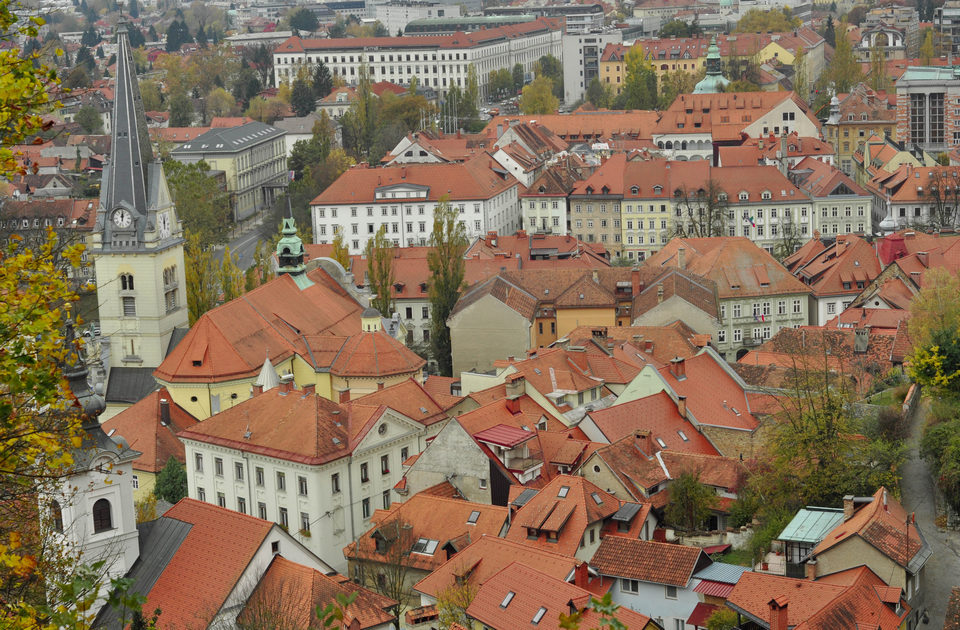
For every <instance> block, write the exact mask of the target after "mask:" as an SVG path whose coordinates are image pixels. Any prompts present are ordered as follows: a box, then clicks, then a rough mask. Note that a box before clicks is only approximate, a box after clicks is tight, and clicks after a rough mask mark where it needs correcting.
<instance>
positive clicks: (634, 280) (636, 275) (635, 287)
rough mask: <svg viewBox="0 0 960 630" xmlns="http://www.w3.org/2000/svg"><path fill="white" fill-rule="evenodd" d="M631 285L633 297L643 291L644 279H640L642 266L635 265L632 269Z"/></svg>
mask: <svg viewBox="0 0 960 630" xmlns="http://www.w3.org/2000/svg"><path fill="white" fill-rule="evenodd" d="M630 287H631V291H632V292H633V297H637V296H638V295H640V293H641V292H642V291H643V280H641V279H640V267H634V268H633V269H631V270H630Z"/></svg>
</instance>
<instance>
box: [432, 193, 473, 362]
mask: <svg viewBox="0 0 960 630" xmlns="http://www.w3.org/2000/svg"><path fill="white" fill-rule="evenodd" d="M468 245H469V242H468V241H467V229H466V227H465V226H464V224H463V222H462V221H461V220H460V213H459V212H458V211H457V210H456V209H455V208H454V207H453V206H451V205H450V200H449V199H448V198H447V197H446V196H444V197H441V199H440V203H439V204H437V207H436V209H435V210H434V211H433V231H432V232H431V233H430V252H429V253H428V254H427V265H428V267H429V268H430V275H431V278H430V282H429V296H430V307H431V313H430V316H431V328H432V331H431V332H432V334H431V335H430V345H431V348H432V350H433V356H434V357H435V358H436V361H437V370H438V372H439V373H440V374H441V375H443V376H450V375H452V373H453V357H452V354H451V352H452V347H451V343H450V329H449V328H448V327H447V319H448V318H449V317H450V313H451V312H453V307H454V306H456V304H457V300H459V299H460V292H461V290H462V289H463V286H464V283H463V278H464V274H465V271H466V263H465V262H464V260H463V255H464V253H465V252H466V251H467V246H468Z"/></svg>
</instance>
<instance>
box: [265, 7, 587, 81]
mask: <svg viewBox="0 0 960 630" xmlns="http://www.w3.org/2000/svg"><path fill="white" fill-rule="evenodd" d="M561 28H562V26H561V25H560V24H559V22H557V21H555V20H548V19H543V18H541V19H538V20H536V21H533V22H527V23H525V24H517V25H513V26H510V27H509V28H507V27H500V28H491V29H486V30H482V31H478V32H475V33H470V34H468V35H463V34H462V33H460V34H454V35H436V36H426V37H382V38H344V39H309V40H307V39H301V38H299V37H291V38H290V39H288V40H287V41H286V42H284V43H283V44H281V45H280V46H278V47H277V48H276V49H275V50H274V53H273V63H274V68H275V69H276V72H275V77H276V78H275V85H276V87H280V86H281V85H283V84H286V83H290V82H292V81H293V80H294V79H295V78H296V76H297V70H298V69H299V68H300V67H301V66H303V65H307V66H308V67H309V66H313V65H315V64H317V63H320V62H323V63H324V64H326V66H327V67H328V68H329V69H330V72H331V73H332V74H334V75H335V76H338V77H340V78H342V79H343V80H344V81H345V82H346V83H347V85H355V84H356V83H357V81H358V79H359V76H360V67H361V65H363V64H366V66H367V69H368V70H369V73H370V79H371V80H372V81H390V82H393V83H398V84H401V85H409V84H410V80H411V79H412V78H413V77H416V78H417V81H418V83H419V84H420V85H423V86H428V87H432V88H433V89H435V90H436V91H437V92H439V93H441V94H443V93H446V91H447V90H448V89H450V88H451V87H453V86H454V85H456V86H458V87H460V88H461V89H462V88H464V87H466V85H467V77H468V74H469V72H470V67H471V66H473V68H474V69H475V71H476V75H477V82H478V85H479V87H480V96H481V98H485V97H486V94H487V82H488V80H489V76H490V73H491V72H492V71H494V70H500V69H503V68H506V69H508V70H509V69H512V68H513V66H514V65H516V64H518V63H519V64H520V65H521V66H523V69H524V72H532V71H533V64H534V63H535V62H536V61H537V60H539V59H540V58H541V57H543V56H544V55H553V56H554V57H556V58H557V59H561V56H562V54H563V52H562V47H561ZM601 48H602V47H601Z"/></svg>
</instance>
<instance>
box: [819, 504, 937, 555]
mask: <svg viewBox="0 0 960 630" xmlns="http://www.w3.org/2000/svg"><path fill="white" fill-rule="evenodd" d="M907 522H908V516H907V512H906V510H904V509H903V506H902V505H900V502H899V501H897V500H896V499H894V498H893V497H892V496H889V494H888V493H887V490H886V488H882V487H881V488H880V489H879V490H877V491H876V492H875V493H874V495H873V500H872V501H871V502H870V503H867V504H866V505H864V506H862V507H860V508H859V509H858V510H857V511H856V512H855V513H854V515H853V516H852V517H850V518H849V519H847V520H846V521H844V522H842V523H840V524H839V525H837V526H836V527H835V528H834V529H833V531H831V532H830V533H829V534H827V536H826V537H824V539H823V540H822V541H820V544H818V545H817V546H816V547H815V548H814V550H813V556H814V557H816V556H819V555H820V554H823V553H829V551H830V549H832V548H834V547H836V546H837V545H840V544H842V543H843V542H844V541H845V540H847V539H848V538H850V537H851V536H859V537H860V538H861V539H863V540H864V541H865V542H867V543H868V544H869V545H872V546H873V547H875V548H876V549H877V550H878V551H880V552H881V553H882V554H884V555H885V556H887V557H888V558H890V559H891V560H893V561H894V562H896V563H897V564H899V565H900V566H902V567H906V566H907V565H908V564H910V563H911V562H912V561H914V559H915V558H917V556H918V554H921V553H927V554H929V551H928V549H929V548H928V547H927V544H926V542H925V541H924V540H923V537H922V536H921V534H920V532H919V531H918V530H917V526H916V524H912V525H908V526H907V527H906V528H905V527H904V524H905V523H907ZM922 559H924V560H925V558H922ZM921 566H922V565H921ZM917 570H919V568H917Z"/></svg>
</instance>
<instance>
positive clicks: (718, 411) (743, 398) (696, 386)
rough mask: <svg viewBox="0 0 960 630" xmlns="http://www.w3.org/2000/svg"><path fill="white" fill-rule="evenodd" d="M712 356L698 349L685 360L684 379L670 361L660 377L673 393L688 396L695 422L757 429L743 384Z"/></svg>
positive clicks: (689, 407) (688, 404) (661, 369)
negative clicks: (698, 351) (678, 376)
mask: <svg viewBox="0 0 960 630" xmlns="http://www.w3.org/2000/svg"><path fill="white" fill-rule="evenodd" d="M715 357H716V355H714V354H712V353H710V352H701V353H700V354H698V355H697V356H695V357H693V358H691V359H685V360H684V362H683V364H684V372H685V378H683V379H678V378H677V377H676V376H675V375H674V374H673V372H672V371H671V370H672V369H674V367H675V366H674V365H673V364H671V365H669V366H667V367H663V368H660V376H662V377H663V379H664V380H665V381H666V383H667V385H669V386H670V387H671V388H672V389H673V391H674V392H676V393H677V394H678V395H680V396H686V397H687V413H688V414H693V417H694V419H695V421H696V422H697V423H698V424H704V425H712V426H721V427H731V428H735V429H745V430H748V431H752V430H754V429H756V428H757V427H758V426H759V422H758V421H757V419H756V418H755V417H754V416H753V413H752V412H751V408H750V404H749V401H748V399H747V393H746V389H745V384H744V383H742V382H741V381H739V380H738V377H734V376H733V374H732V373H731V372H728V371H727V369H725V366H724V365H721V363H720V361H722V359H719V358H715ZM688 417H689V416H688ZM731 455H732V453H731Z"/></svg>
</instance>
